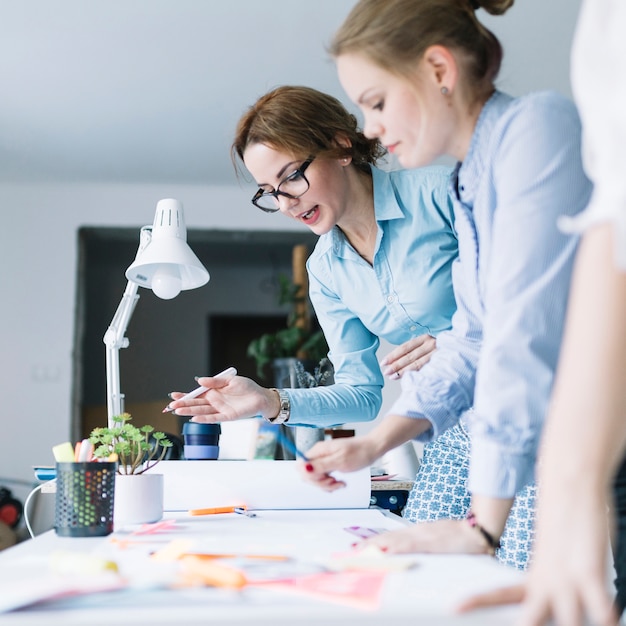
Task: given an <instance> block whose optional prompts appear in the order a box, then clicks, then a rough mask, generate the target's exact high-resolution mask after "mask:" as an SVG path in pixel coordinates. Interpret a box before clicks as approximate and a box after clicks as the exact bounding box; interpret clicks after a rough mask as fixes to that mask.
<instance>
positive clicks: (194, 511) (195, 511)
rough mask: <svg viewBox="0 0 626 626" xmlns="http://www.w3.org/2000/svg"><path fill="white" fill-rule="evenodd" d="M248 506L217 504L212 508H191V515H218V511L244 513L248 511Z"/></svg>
mask: <svg viewBox="0 0 626 626" xmlns="http://www.w3.org/2000/svg"><path fill="white" fill-rule="evenodd" d="M247 509H248V507H245V506H241V505H239V506H216V507H213V508H212V509H191V510H190V511H189V515H217V514H218V513H239V514H240V515H241V514H243V512H244V511H247Z"/></svg>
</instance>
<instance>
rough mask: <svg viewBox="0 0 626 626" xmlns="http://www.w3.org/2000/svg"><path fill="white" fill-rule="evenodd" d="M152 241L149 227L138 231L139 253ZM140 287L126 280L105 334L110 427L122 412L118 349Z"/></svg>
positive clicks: (125, 344)
mask: <svg viewBox="0 0 626 626" xmlns="http://www.w3.org/2000/svg"><path fill="white" fill-rule="evenodd" d="M151 238H152V233H151V228H150V227H149V226H144V227H143V228H142V229H141V231H140V240H139V250H138V251H137V255H139V254H141V252H142V251H143V250H144V248H145V247H146V246H147V245H148V244H149V243H150V240H151ZM138 290H139V285H138V284H137V283H134V282H133V281H131V280H129V281H128V283H127V285H126V289H125V290H124V294H123V295H122V299H121V301H120V303H119V304H118V306H117V310H116V311H115V315H114V316H113V320H112V321H111V324H110V325H109V328H108V329H107V331H106V333H105V334H104V338H103V341H104V344H105V346H106V377H107V422H108V426H109V428H111V427H113V426H114V424H113V416H114V415H121V414H122V413H123V412H124V394H123V393H122V392H121V390H120V349H121V348H127V347H128V344H129V341H128V337H125V336H124V334H125V333H126V329H127V328H128V323H129V322H130V318H131V316H132V314H133V311H134V310H135V306H136V304H137V300H139V294H138V293H137V291H138Z"/></svg>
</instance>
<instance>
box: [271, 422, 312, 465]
mask: <svg viewBox="0 0 626 626" xmlns="http://www.w3.org/2000/svg"><path fill="white" fill-rule="evenodd" d="M278 441H279V442H280V443H282V444H283V446H285V448H287V449H288V450H289V452H292V453H293V454H295V455H296V456H298V457H300V458H301V459H302V460H303V461H306V462H307V463H308V462H309V458H308V457H307V455H306V454H304V452H301V451H300V450H298V448H297V447H296V444H295V443H294V442H293V441H291V439H289V437H287V435H285V433H283V431H282V430H279V431H278Z"/></svg>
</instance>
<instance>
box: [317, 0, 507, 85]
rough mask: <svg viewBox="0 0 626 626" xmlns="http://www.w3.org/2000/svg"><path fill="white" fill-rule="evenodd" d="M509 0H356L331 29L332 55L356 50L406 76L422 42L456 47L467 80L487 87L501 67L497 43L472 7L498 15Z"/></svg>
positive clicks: (424, 46) (422, 49) (423, 45)
mask: <svg viewBox="0 0 626 626" xmlns="http://www.w3.org/2000/svg"><path fill="white" fill-rule="evenodd" d="M513 1H514V0H359V2H357V4H356V5H355V6H354V7H353V9H352V11H350V13H349V14H348V17H347V18H346V20H345V21H344V23H343V24H342V26H341V27H340V28H339V30H338V31H337V33H336V34H335V36H334V38H333V40H332V42H331V45H330V49H329V51H330V53H331V55H333V56H334V57H337V56H340V55H342V54H346V53H359V54H363V55H364V56H366V57H367V58H368V59H369V60H370V61H371V62H373V63H374V64H376V65H378V66H379V67H381V68H383V69H384V70H386V71H388V72H391V73H393V74H396V75H400V76H403V77H408V76H410V75H411V73H412V72H413V70H414V67H415V61H416V60H419V59H421V58H422V56H423V55H424V52H425V51H426V49H427V48H429V47H430V46H433V45H442V46H445V47H446V48H449V49H450V50H453V51H454V50H456V51H459V52H461V53H462V54H461V57H460V58H461V62H462V63H463V66H464V69H465V71H466V72H467V84H468V86H469V87H470V88H472V89H473V90H475V93H477V94H481V95H482V94H483V93H485V92H490V91H491V90H492V89H493V81H494V80H495V78H496V76H497V75H498V72H499V71H500V64H501V62H502V46H501V45H500V42H499V41H498V39H497V38H496V36H495V35H494V34H493V33H492V32H491V31H489V30H488V29H487V28H485V27H484V26H483V25H482V24H481V23H480V22H479V21H478V20H477V19H476V15H475V10H476V9H478V8H481V7H482V8H483V9H485V10H486V11H487V12H488V13H491V14H492V15H501V14H502V13H505V12H506V11H507V9H508V8H509V7H510V6H511V5H512V4H513Z"/></svg>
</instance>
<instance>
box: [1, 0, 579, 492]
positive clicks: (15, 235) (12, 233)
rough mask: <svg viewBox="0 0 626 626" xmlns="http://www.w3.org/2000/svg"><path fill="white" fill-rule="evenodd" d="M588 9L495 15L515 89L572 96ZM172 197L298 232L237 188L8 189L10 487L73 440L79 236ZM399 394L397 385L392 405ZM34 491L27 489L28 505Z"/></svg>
mask: <svg viewBox="0 0 626 626" xmlns="http://www.w3.org/2000/svg"><path fill="white" fill-rule="evenodd" d="M579 4H580V3H579V2H578V1H577V0H548V1H546V0H518V3H517V5H516V7H515V9H514V10H512V11H510V13H509V14H507V15H505V16H503V17H501V18H488V17H487V18H483V19H484V21H485V23H486V24H487V25H488V26H489V27H491V28H492V29H493V30H494V32H496V34H497V35H498V36H499V37H500V39H501V40H502V42H503V44H504V47H505V63H504V66H503V69H502V73H501V80H500V86H501V87H502V88H503V89H506V90H508V91H510V92H511V93H513V94H521V93H524V92H526V91H529V90H532V89H543V88H548V87H549V88H554V89H557V90H559V91H561V92H563V93H565V94H569V93H570V89H569V78H568V77H569V49H570V44H571V37H572V33H573V30H574V25H575V20H576V15H577V12H578V8H579ZM481 16H482V13H481ZM339 95H341V94H339ZM165 197H174V198H178V199H180V200H181V201H182V202H183V203H184V206H185V212H186V219H187V223H188V227H189V228H218V229H219V228H223V229H231V230H232V229H237V228H246V229H254V230H270V229H271V230H275V229H290V228H293V225H292V224H291V223H290V222H289V221H288V220H285V219H281V218H280V217H278V218H277V219H273V220H271V222H270V221H269V220H268V219H266V216H265V215H263V214H261V212H254V211H250V209H249V204H248V194H247V193H246V192H244V191H242V190H241V189H239V188H237V187H232V188H229V187H188V186H176V185H167V186H165V185H164V186H141V185H136V186H133V185H106V186H105V185H89V184H76V185H12V184H5V185H2V186H0V207H1V208H0V211H1V213H0V215H1V216H2V224H1V226H0V267H1V269H0V293H1V298H2V300H1V303H2V304H1V310H2V313H1V315H0V320H1V323H0V350H1V357H2V374H1V376H0V398H1V402H2V409H1V413H0V420H1V421H0V424H1V425H0V442H1V444H0V484H1V483H2V482H3V480H2V479H3V478H20V479H23V480H27V481H28V480H31V478H32V470H31V466H32V465H34V464H47V463H51V462H52V455H51V451H50V448H51V446H52V445H53V444H55V443H59V442H62V441H64V440H66V439H67V438H68V436H69V423H70V421H69V420H70V408H71V395H72V380H71V373H72V349H73V344H72V342H73V338H74V334H73V326H74V319H75V295H76V293H75V292H76V273H77V266H76V261H77V230H78V228H79V227H81V226H119V227H136V228H138V227H139V226H141V225H142V224H146V223H149V222H151V220H152V217H153V214H154V208H155V205H156V202H157V201H158V200H159V199H161V198H165ZM94 358H97V359H100V358H102V355H101V354H98V355H94ZM397 389H398V388H397V386H393V387H392V386H390V387H389V390H388V391H389V393H390V394H391V395H388V396H387V397H386V399H385V407H387V406H388V405H389V402H390V400H391V399H392V397H393V394H395V393H397ZM27 491H28V490H27V489H17V488H16V493H18V495H20V496H24V495H25V493H26V492H27Z"/></svg>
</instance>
